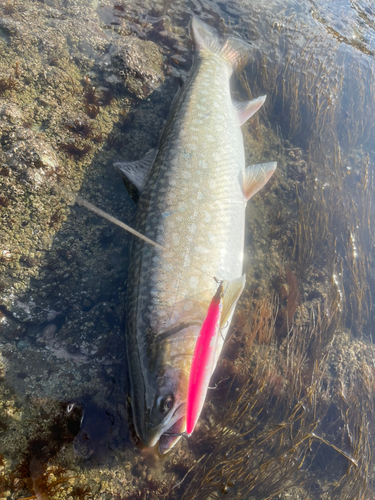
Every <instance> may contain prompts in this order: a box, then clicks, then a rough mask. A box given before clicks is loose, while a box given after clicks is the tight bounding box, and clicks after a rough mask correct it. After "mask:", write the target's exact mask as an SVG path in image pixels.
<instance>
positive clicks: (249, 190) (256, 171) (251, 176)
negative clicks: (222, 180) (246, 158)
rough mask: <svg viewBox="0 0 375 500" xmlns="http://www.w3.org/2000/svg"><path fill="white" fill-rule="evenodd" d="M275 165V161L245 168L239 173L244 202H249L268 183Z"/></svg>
mask: <svg viewBox="0 0 375 500" xmlns="http://www.w3.org/2000/svg"><path fill="white" fill-rule="evenodd" d="M276 165H277V163H276V162H275V161H273V162H271V163H262V164H258V165H252V166H251V167H247V169H246V170H245V171H244V172H241V174H240V182H241V186H242V192H243V194H244V196H245V198H246V201H249V200H250V198H251V197H252V196H254V194H255V193H257V192H258V191H259V189H261V188H262V187H263V186H264V185H265V184H266V183H267V182H268V180H269V179H270V177H271V176H272V174H273V173H274V171H275V169H276Z"/></svg>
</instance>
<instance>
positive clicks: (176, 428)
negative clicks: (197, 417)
mask: <svg viewBox="0 0 375 500" xmlns="http://www.w3.org/2000/svg"><path fill="white" fill-rule="evenodd" d="M185 431H186V417H185V416H183V417H181V418H180V419H179V420H177V422H175V423H174V424H173V425H172V426H171V427H170V428H169V429H168V430H167V431H166V432H165V433H164V434H162V435H161V436H160V439H159V445H158V451H159V453H160V454H161V455H165V454H166V453H168V452H169V451H171V449H172V448H173V447H174V445H175V444H176V443H177V441H179V440H180V439H181V436H182V435H183V434H184V432H185Z"/></svg>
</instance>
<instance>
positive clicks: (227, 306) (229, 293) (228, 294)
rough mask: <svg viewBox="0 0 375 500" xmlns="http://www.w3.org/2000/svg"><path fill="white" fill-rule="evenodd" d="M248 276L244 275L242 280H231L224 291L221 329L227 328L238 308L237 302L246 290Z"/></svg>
mask: <svg viewBox="0 0 375 500" xmlns="http://www.w3.org/2000/svg"><path fill="white" fill-rule="evenodd" d="M245 282H246V275H245V274H244V275H243V276H241V277H240V278H236V279H234V280H231V281H230V282H229V284H228V286H227V288H226V289H225V291H224V297H223V309H222V311H221V318H220V328H223V327H224V326H225V323H226V322H227V321H228V319H229V318H230V316H231V314H232V312H233V310H234V308H235V307H236V304H237V301H238V299H239V298H240V296H241V293H242V292H243V289H244V288H245Z"/></svg>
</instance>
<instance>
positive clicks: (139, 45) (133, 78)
mask: <svg viewBox="0 0 375 500" xmlns="http://www.w3.org/2000/svg"><path fill="white" fill-rule="evenodd" d="M110 54H111V56H110V57H111V64H112V66H113V68H114V72H115V75H116V76H117V77H118V78H120V79H121V80H123V81H124V83H125V86H126V87H127V88H128V90H130V92H132V93H133V94H135V95H136V96H137V97H138V98H140V99H145V98H146V97H147V96H148V95H149V94H150V93H151V92H152V91H153V90H155V89H156V88H157V87H159V86H160V85H161V84H162V83H163V82H164V74H163V58H162V55H161V53H160V51H159V49H158V47H157V46H156V45H155V44H154V43H153V42H150V41H145V40H139V39H137V38H134V37H127V38H123V39H119V43H116V45H113V46H112V47H111V49H110Z"/></svg>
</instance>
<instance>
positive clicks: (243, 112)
mask: <svg viewBox="0 0 375 500" xmlns="http://www.w3.org/2000/svg"><path fill="white" fill-rule="evenodd" d="M266 97H267V96H265V95H263V96H261V97H258V98H257V99H253V100H252V101H245V102H238V101H233V106H234V107H235V108H236V111H237V116H238V121H239V122H240V125H243V124H244V123H245V122H246V121H247V120H248V119H249V118H250V117H251V116H253V114H255V113H256V112H257V111H258V109H259V108H261V107H262V105H263V103H264V101H265V100H266Z"/></svg>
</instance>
